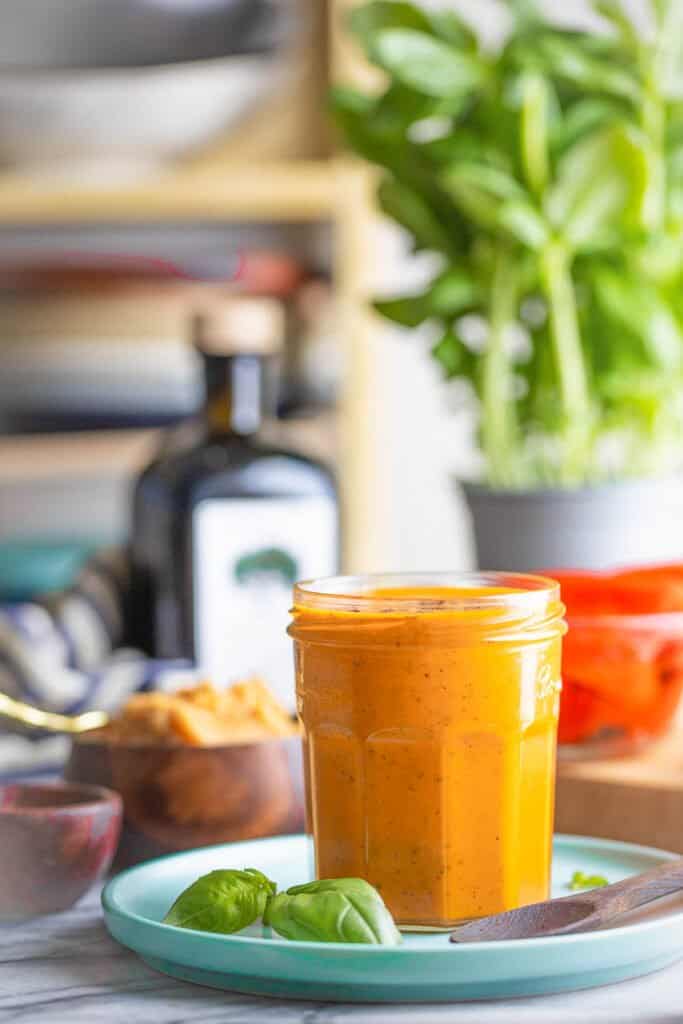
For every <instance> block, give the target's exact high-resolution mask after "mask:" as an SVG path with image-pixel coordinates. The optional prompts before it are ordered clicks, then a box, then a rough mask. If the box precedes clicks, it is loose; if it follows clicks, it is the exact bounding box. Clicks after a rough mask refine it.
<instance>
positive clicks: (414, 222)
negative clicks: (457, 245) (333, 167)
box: [377, 178, 454, 253]
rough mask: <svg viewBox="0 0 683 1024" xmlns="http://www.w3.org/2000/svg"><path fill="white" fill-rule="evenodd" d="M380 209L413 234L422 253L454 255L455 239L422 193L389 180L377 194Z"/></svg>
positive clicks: (380, 187) (382, 184) (384, 182)
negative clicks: (431, 252)
mask: <svg viewBox="0 0 683 1024" xmlns="http://www.w3.org/2000/svg"><path fill="white" fill-rule="evenodd" d="M377 199H378V202H379V205H380V209H381V210H382V211H383V212H384V213H386V215H387V216H388V217H392V218H393V219H394V220H395V221H397V222H398V223H399V224H401V225H402V226H403V227H404V228H407V230H408V231H410V233H411V234H412V236H413V238H414V239H415V242H416V245H417V247H418V248H420V249H434V250H436V251H437V252H446V253H448V252H452V251H453V250H454V239H453V237H452V235H451V234H450V233H449V231H448V230H447V228H446V227H445V226H444V224H443V223H442V221H441V220H440V218H439V217H438V215H437V213H436V212H435V211H434V209H433V208H432V207H431V206H430V204H429V202H428V201H427V199H425V198H424V197H423V196H422V195H420V193H419V192H417V191H415V190H414V189H412V188H410V187H409V186H408V185H405V184H403V183H402V182H399V181H396V180H395V179H391V178H386V179H385V180H384V181H383V182H382V183H381V184H380V186H379V188H378V190H377Z"/></svg>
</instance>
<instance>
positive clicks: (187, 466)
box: [132, 299, 339, 707]
mask: <svg viewBox="0 0 683 1024" xmlns="http://www.w3.org/2000/svg"><path fill="white" fill-rule="evenodd" d="M282 330H283V320H282V314H281V310H280V307H279V305H278V304H277V303H276V302H274V301H273V300H268V299H232V300H225V301H224V302H223V303H221V305H220V307H218V308H216V309H213V310H212V311H210V312H206V313H203V314H201V315H199V316H198V317H197V318H196V320H195V325H194V343H195V346H196V348H197V350H198V351H199V353H200V354H201V357H202V359H203V363H204V372H205V379H206V401H205V407H204V413H203V416H202V427H201V430H200V432H199V436H198V438H197V440H196V441H195V442H194V443H192V444H190V445H187V446H185V447H184V448H182V449H181V450H177V451H170V452H166V453H164V454H162V455H161V456H160V457H159V458H158V459H156V460H155V461H154V462H153V463H152V464H151V465H150V466H149V467H148V468H147V469H146V470H145V472H144V473H143V474H142V476H141V478H140V480H139V481H138V484H137V487H136V490H135V495H134V510H133V542H132V560H133V571H134V580H135V590H136V600H135V606H136V608H137V609H138V611H137V613H136V616H135V618H136V623H133V626H134V630H133V634H134V636H135V638H136V639H137V640H138V641H139V642H140V643H142V644H143V646H145V647H146V648H147V650H149V652H150V653H152V654H154V655H155V656H157V657H160V658H189V659H191V660H193V661H194V662H195V663H196V664H197V665H198V666H199V667H200V668H201V669H202V670H203V671H205V672H206V674H207V677H210V678H211V679H212V681H214V682H216V683H218V684H223V683H227V682H230V681H231V680H234V679H238V678H244V677H245V676H248V675H252V674H256V675H260V676H262V678H263V679H264V681H265V682H267V683H268V684H269V685H270V686H271V687H272V688H273V690H274V691H275V692H276V693H277V694H278V695H279V696H280V697H281V699H283V700H284V701H285V702H286V703H287V705H288V706H289V707H293V700H294V696H293V693H294V690H293V673H292V655H291V650H290V642H289V640H288V638H287V637H286V634H285V628H286V624H287V621H288V610H289V606H290V603H291V590H292V584H293V583H294V581H295V580H296V579H304V578H310V577H312V576H318V575H328V574H330V573H333V572H335V571H336V569H337V562H338V550H339V542H338V516H337V498H336V491H335V486H334V481H333V478H332V476H331V474H330V472H329V470H328V469H327V468H325V467H324V466H322V465H321V464H319V463H317V462H315V461H313V460H311V459H309V458H306V457H305V456H303V455H300V454H295V453H293V452H290V451H287V450H284V449H281V448H278V447H274V446H272V445H269V444H265V443H263V442H262V441H261V440H260V439H259V429H260V426H261V413H262V405H263V386H264V361H265V360H267V359H268V358H270V357H271V356H272V355H274V354H276V353H277V350H278V348H279V347H280V345H281V341H282ZM136 625H137V629H135V626H136Z"/></svg>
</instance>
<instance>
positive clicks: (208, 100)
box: [0, 54, 279, 184]
mask: <svg viewBox="0 0 683 1024" xmlns="http://www.w3.org/2000/svg"><path fill="white" fill-rule="evenodd" d="M278 74H279V72H278V66H277V64H276V62H275V61H274V59H273V57H271V56H268V55H263V54H250V55H244V56H235V57H223V58H218V59H215V60H199V61H189V62H187V63H177V64H167V65H162V66H146V67H139V68H101V69H78V70H44V71H43V70H39V71H29V70H28V69H27V70H11V71H0V162H3V163H5V165H10V166H14V167H15V168H18V169H20V170H21V171H22V173H24V174H28V175H30V176H32V177H38V178H42V179H48V180H55V179H69V180H76V181H78V182H79V183H80V184H84V183H85V184H87V183H88V182H93V183H102V182H106V183H116V182H120V181H122V180H123V181H125V180H129V179H136V178H140V177H144V176H145V175H149V174H153V173H156V172H158V171H159V169H160V168H161V167H162V166H163V165H164V164H165V163H166V162H167V161H169V160H172V159H174V158H177V157H180V156H182V155H184V154H187V153H190V152H192V151H193V150H195V149H198V148H200V147H201V146H203V145H205V144H206V143H208V142H209V141H210V140H211V139H212V138H214V137H216V136H217V135H219V134H221V133H222V132H226V131H228V130H230V128H231V127H233V126H234V125H235V123H236V122H237V121H238V120H239V118H241V117H242V116H243V115H244V114H246V113H247V111H249V110H250V109H251V108H252V107H253V106H254V105H255V104H256V103H257V102H258V100H260V99H261V98H263V97H264V96H265V95H266V93H267V92H269V91H270V90H272V89H274V88H275V87H276V84H277V80H278Z"/></svg>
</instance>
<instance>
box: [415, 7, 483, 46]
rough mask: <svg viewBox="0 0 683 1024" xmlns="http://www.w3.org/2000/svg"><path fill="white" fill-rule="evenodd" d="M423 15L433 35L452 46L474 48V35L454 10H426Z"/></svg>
mask: <svg viewBox="0 0 683 1024" xmlns="http://www.w3.org/2000/svg"><path fill="white" fill-rule="evenodd" d="M425 15H426V17H427V18H428V19H429V24H430V26H431V28H432V31H433V32H434V35H436V36H439V38H440V39H443V40H444V41H445V42H447V43H450V44H451V45H453V46H457V47H461V48H462V49H465V50H474V49H476V46H477V37H476V35H475V34H474V32H473V31H472V29H471V28H470V27H469V25H467V24H466V23H465V22H464V21H463V19H462V18H461V17H459V16H458V15H457V14H456V13H455V11H448V10H445V11H426V12H425Z"/></svg>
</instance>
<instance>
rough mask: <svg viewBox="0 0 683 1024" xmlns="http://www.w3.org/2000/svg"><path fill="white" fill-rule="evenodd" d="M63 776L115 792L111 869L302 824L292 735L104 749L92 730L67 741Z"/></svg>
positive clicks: (298, 762)
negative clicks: (118, 818) (119, 804)
mask: <svg viewBox="0 0 683 1024" xmlns="http://www.w3.org/2000/svg"><path fill="white" fill-rule="evenodd" d="M65 775H66V778H67V779H69V780H73V781H82V782H85V781H87V782H94V783H97V784H99V785H103V786H109V787H111V788H112V789H114V790H116V791H117V792H118V793H120V794H121V797H122V798H123V808H124V820H123V830H122V834H121V842H120V844H119V849H118V853H117V856H116V861H115V867H116V868H122V867H126V866H128V865H130V864H136V863H138V862H140V861H143V860H149V859H150V858H151V857H157V856H161V855H162V854H166V853H173V852H175V851H177V850H189V849H194V848H195V847H198V846H210V845H212V844H214V843H224V842H233V841H237V840H240V839H254V838H258V837H260V836H273V835H282V834H286V833H290V832H300V831H301V830H302V829H303V826H304V795H303V771H302V757H301V740H300V739H299V738H298V737H292V738H287V739H266V740H262V741H260V742H254V743H245V744H235V745H232V746H220V747H190V746H169V745H165V746H162V745H156V744H145V745H133V744H121V743H111V742H107V741H105V740H104V739H103V734H102V733H101V732H99V731H95V732H92V733H85V734H83V736H81V737H78V738H77V739H75V740H74V743H73V746H72V750H71V756H70V758H69V761H68V763H67V766H66V769H65Z"/></svg>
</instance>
